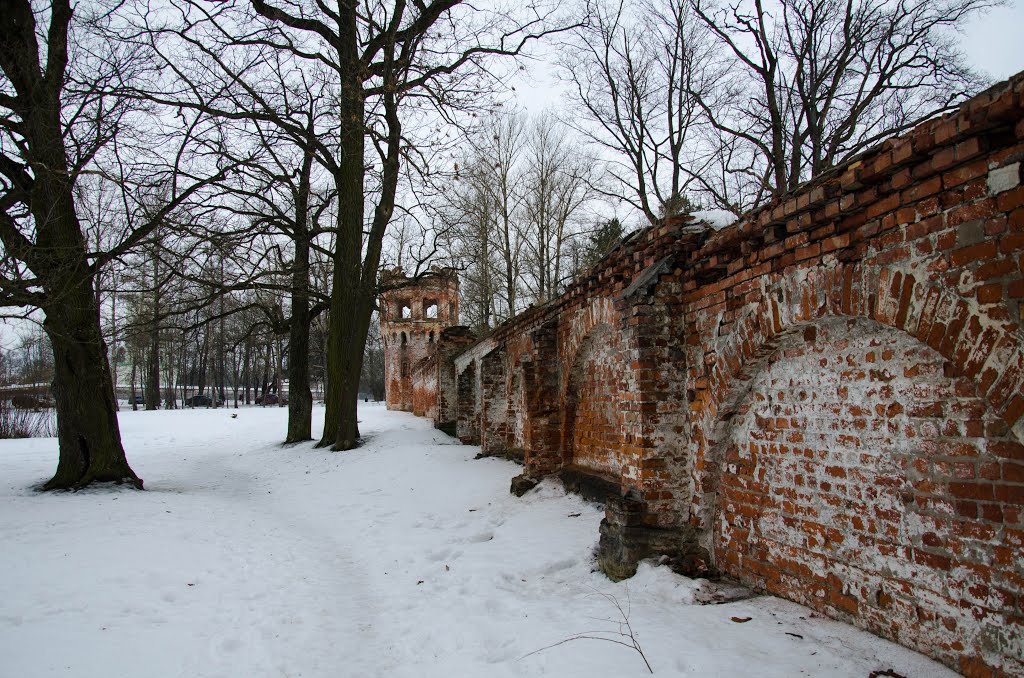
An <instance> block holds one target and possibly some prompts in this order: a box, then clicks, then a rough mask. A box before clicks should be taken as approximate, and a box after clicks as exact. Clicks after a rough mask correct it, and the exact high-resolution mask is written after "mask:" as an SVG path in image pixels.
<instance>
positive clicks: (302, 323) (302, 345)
mask: <svg viewBox="0 0 1024 678" xmlns="http://www.w3.org/2000/svg"><path fill="white" fill-rule="evenodd" d="M308 149H309V147H308V146H307V151H306V153H305V154H304V156H303V159H302V174H301V175H300V176H299V188H298V195H297V196H296V198H297V199H296V201H295V233H294V236H293V240H294V242H295V266H294V270H292V290H291V293H292V322H291V327H290V328H289V334H288V437H287V438H286V439H285V442H286V443H297V442H300V441H302V440H312V439H313V392H312V390H311V389H310V387H309V325H310V322H311V319H310V312H309V231H308V228H307V225H308V224H307V222H308V220H309V181H310V175H311V173H312V169H313V154H312V153H311V152H310V150H308Z"/></svg>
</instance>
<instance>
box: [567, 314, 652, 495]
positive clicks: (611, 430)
mask: <svg viewBox="0 0 1024 678" xmlns="http://www.w3.org/2000/svg"><path fill="white" fill-rule="evenodd" d="M621 353H622V346H621V333H619V332H616V331H615V330H614V329H613V328H612V327H611V326H609V325H605V324H602V325H599V326H598V327H596V328H594V329H593V330H591V331H590V333H589V334H588V335H587V338H586V340H585V341H584V342H583V344H582V346H581V347H580V348H579V350H578V351H577V354H576V357H575V360H574V361H573V363H572V366H571V367H570V373H569V378H568V380H567V381H568V386H567V389H566V394H565V429H564V436H565V439H564V442H563V445H564V449H565V451H564V457H565V463H567V464H573V465H575V466H579V467H581V468H583V469H586V470H588V471H591V472H593V473H597V474H599V475H603V476H607V477H609V478H612V479H615V480H616V481H618V479H619V474H620V473H621V471H622V466H623V465H624V464H633V465H635V464H636V460H635V459H627V458H625V456H624V455H623V450H622V448H623V443H624V440H623V433H624V432H625V426H624V423H625V422H624V418H623V415H624V411H623V410H624V403H625V400H626V396H627V394H628V386H627V383H626V382H627V377H626V370H625V366H624V365H623V359H622V355H621Z"/></svg>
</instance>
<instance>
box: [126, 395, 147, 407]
mask: <svg viewBox="0 0 1024 678" xmlns="http://www.w3.org/2000/svg"><path fill="white" fill-rule="evenodd" d="M128 404H129V405H145V404H146V397H145V396H140V395H137V396H135V397H134V398H129V399H128Z"/></svg>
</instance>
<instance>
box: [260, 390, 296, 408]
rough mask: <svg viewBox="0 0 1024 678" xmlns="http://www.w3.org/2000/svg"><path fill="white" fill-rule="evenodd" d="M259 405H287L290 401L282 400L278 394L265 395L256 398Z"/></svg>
mask: <svg viewBox="0 0 1024 678" xmlns="http://www.w3.org/2000/svg"><path fill="white" fill-rule="evenodd" d="M256 404H257V405H264V406H266V405H287V404H288V399H287V398H285V399H283V400H282V399H281V398H280V397H279V396H278V395H277V394H276V393H265V394H263V395H261V396H256Z"/></svg>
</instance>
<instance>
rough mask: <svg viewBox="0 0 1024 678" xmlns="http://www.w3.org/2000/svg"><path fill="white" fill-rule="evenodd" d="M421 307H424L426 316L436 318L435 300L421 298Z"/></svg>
mask: <svg viewBox="0 0 1024 678" xmlns="http://www.w3.org/2000/svg"><path fill="white" fill-rule="evenodd" d="M423 308H425V309H426V317H427V318H436V317H437V302H436V301H435V300H433V299H424V300H423Z"/></svg>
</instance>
